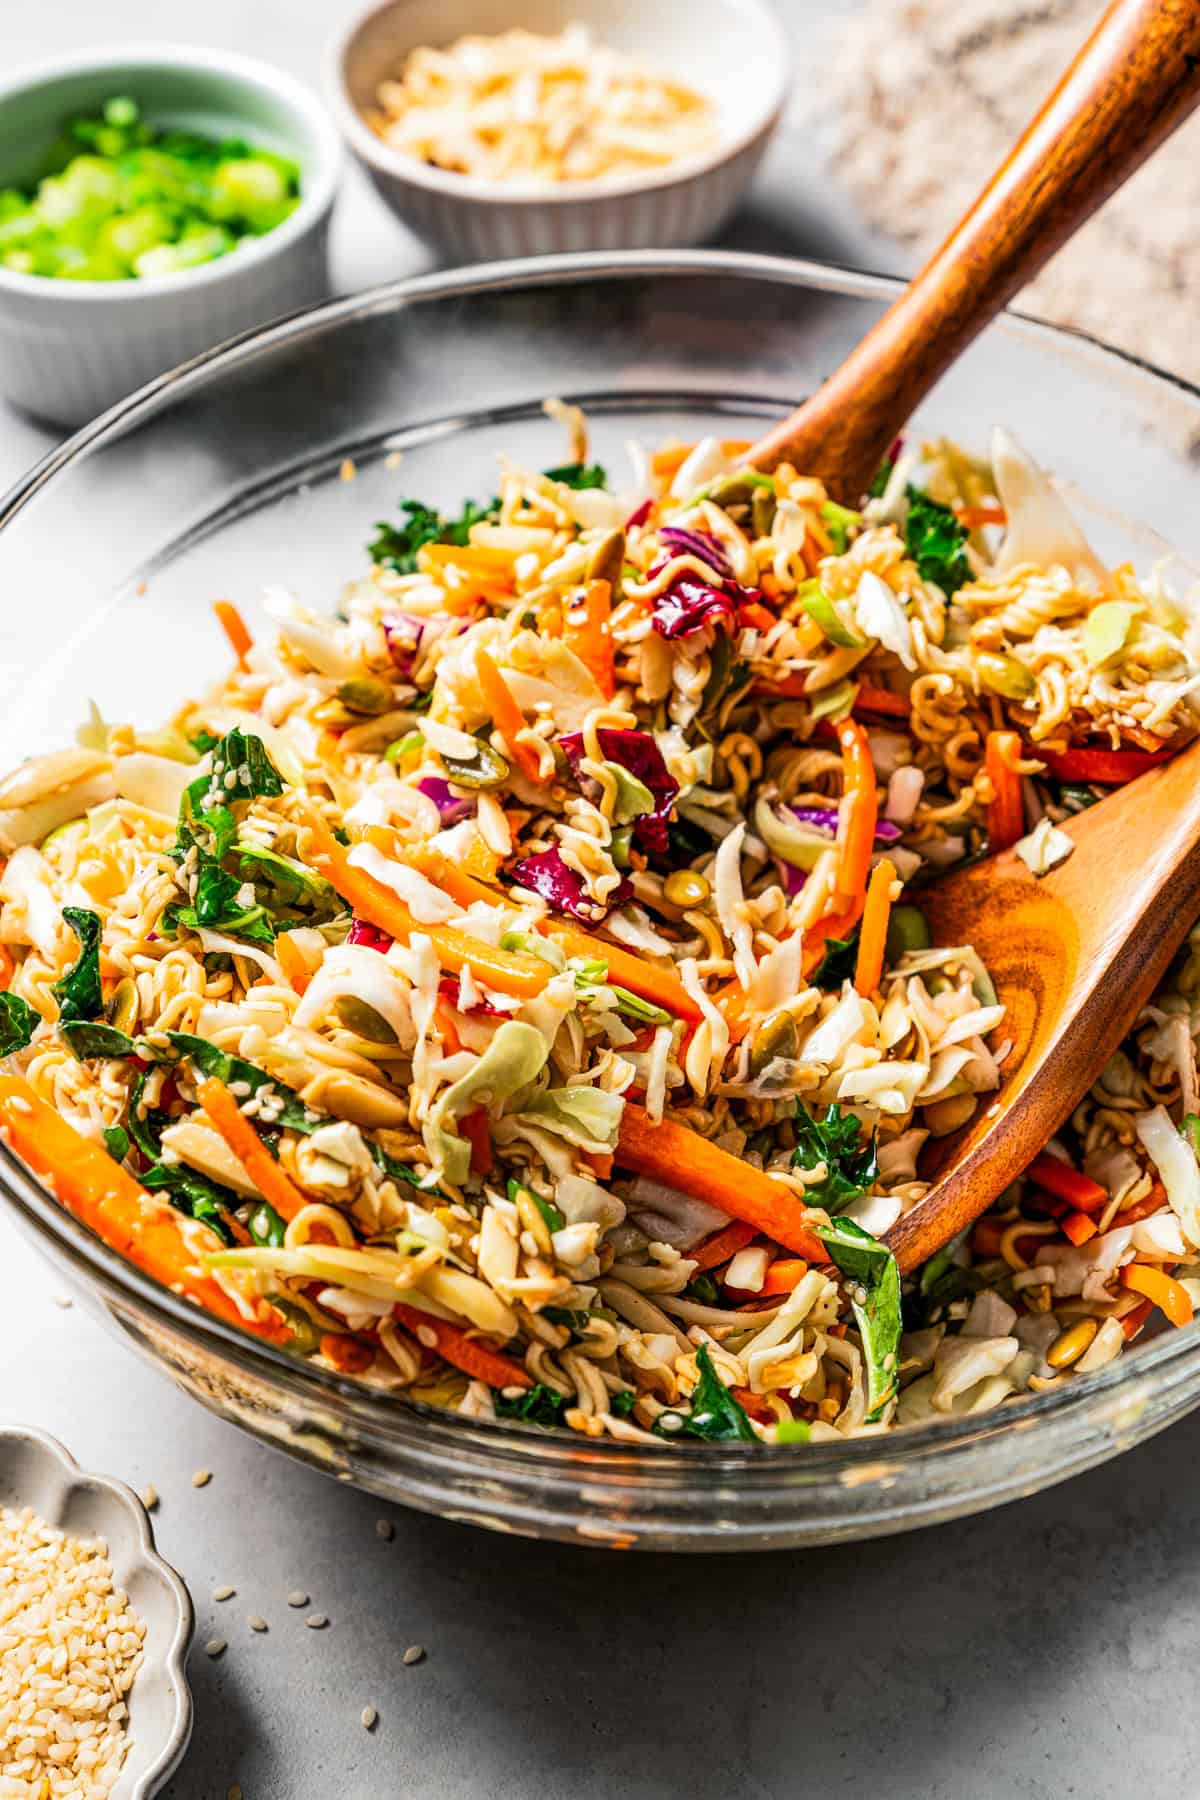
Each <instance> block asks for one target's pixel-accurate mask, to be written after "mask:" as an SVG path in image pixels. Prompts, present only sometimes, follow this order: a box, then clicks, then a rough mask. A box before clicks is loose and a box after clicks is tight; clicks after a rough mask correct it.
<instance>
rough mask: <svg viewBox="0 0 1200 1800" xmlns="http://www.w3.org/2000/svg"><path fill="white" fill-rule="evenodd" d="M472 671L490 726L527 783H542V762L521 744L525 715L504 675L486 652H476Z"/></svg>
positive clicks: (529, 745) (524, 727)
mask: <svg viewBox="0 0 1200 1800" xmlns="http://www.w3.org/2000/svg"><path fill="white" fill-rule="evenodd" d="M475 668H476V671H477V672H478V675H479V685H480V687H481V688H482V689H483V697H484V699H485V700H486V701H487V704H488V707H489V709H490V711H491V715H492V723H493V725H495V726H497V727H498V728H499V730H500V731H501V732H502V733H503V734H504V738H505V741H506V742H507V744H508V747H509V749H510V750H511V751H512V753H513V755H514V756H515V757H516V759H517V761H518V762H519V763H520V765H521V770H522V773H523V774H524V775H525V776H526V778H527V779H528V780H529V781H540V780H541V766H542V765H541V759H540V757H539V756H538V753H537V751H536V750H535V749H534V747H533V745H532V744H523V743H522V742H521V739H520V733H521V732H523V731H524V730H525V729H526V725H525V715H524V713H522V711H521V709H520V707H519V706H518V705H517V703H516V701H515V700H514V699H513V697H512V692H511V690H510V688H509V685H508V683H507V682H506V681H505V679H504V677H503V675H502V674H501V673H500V671H499V669H498V668H497V667H496V665H495V663H494V662H493V661H492V659H491V657H490V656H489V655H488V653H487V651H486V650H476V652H475Z"/></svg>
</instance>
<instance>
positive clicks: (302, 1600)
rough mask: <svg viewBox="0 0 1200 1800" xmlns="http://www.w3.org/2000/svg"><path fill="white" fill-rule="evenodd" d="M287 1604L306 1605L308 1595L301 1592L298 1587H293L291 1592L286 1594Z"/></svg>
mask: <svg viewBox="0 0 1200 1800" xmlns="http://www.w3.org/2000/svg"><path fill="white" fill-rule="evenodd" d="M288 1605H289V1606H307V1605H308V1595H307V1594H305V1593H302V1592H301V1591H300V1589H299V1588H293V1589H292V1591H291V1593H290V1594H289V1595H288Z"/></svg>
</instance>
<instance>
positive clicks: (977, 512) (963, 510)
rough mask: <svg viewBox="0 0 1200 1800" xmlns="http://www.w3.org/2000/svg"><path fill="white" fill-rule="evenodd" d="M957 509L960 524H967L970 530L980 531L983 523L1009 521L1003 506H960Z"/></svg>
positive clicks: (997, 523)
mask: <svg viewBox="0 0 1200 1800" xmlns="http://www.w3.org/2000/svg"><path fill="white" fill-rule="evenodd" d="M956 510H957V514H958V522H959V524H960V525H965V526H966V528H967V530H968V531H978V529H979V527H980V526H981V525H1007V523H1008V514H1007V513H1006V512H1005V510H1004V508H1003V507H1002V506H960V507H958V508H957V509H956Z"/></svg>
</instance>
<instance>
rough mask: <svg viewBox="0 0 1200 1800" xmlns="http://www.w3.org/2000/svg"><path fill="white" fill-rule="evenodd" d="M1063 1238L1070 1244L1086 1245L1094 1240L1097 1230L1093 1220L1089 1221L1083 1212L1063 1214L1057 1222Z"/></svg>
mask: <svg viewBox="0 0 1200 1800" xmlns="http://www.w3.org/2000/svg"><path fill="white" fill-rule="evenodd" d="M1059 1225H1060V1226H1061V1228H1062V1233H1063V1236H1064V1237H1065V1238H1067V1239H1069V1241H1070V1242H1071V1243H1072V1244H1075V1245H1077V1246H1078V1245H1079V1244H1086V1243H1087V1242H1088V1240H1089V1239H1090V1238H1094V1237H1095V1235H1096V1232H1097V1230H1098V1229H1099V1228H1098V1226H1097V1224H1096V1221H1095V1219H1089V1218H1088V1216H1087V1214H1086V1213H1085V1212H1069V1213H1065V1214H1064V1215H1063V1217H1062V1218H1061V1219H1060V1220H1059Z"/></svg>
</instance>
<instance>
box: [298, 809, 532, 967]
mask: <svg viewBox="0 0 1200 1800" xmlns="http://www.w3.org/2000/svg"><path fill="white" fill-rule="evenodd" d="M301 816H302V818H303V822H304V824H305V825H306V826H307V827H308V830H309V833H310V835H311V837H312V841H313V850H312V860H313V861H314V863H320V864H322V865H323V867H324V872H325V874H326V875H327V876H328V879H329V881H330V883H331V884H332V886H333V887H334V888H336V890H337V892H338V893H339V894H340V895H341V896H342V899H343V900H345V901H346V902H347V903H348V904H349V905H350V906H351V907H352V908H353V910H354V911H355V912H356V913H357V914H358V916H359V918H361V919H365V920H366V921H367V923H368V924H369V925H374V926H376V927H377V928H378V929H379V930H380V931H386V932H387V934H388V936H389V937H393V938H397V939H399V941H400V942H401V943H402V944H406V943H407V942H408V940H409V938H410V936H411V935H412V933H413V932H414V931H418V932H423V933H424V934H425V936H426V937H427V938H428V939H429V941H430V943H431V944H432V945H433V949H434V954H435V955H436V957H437V959H438V962H439V963H440V964H441V966H442V968H443V969H449V971H450V972H451V974H453V975H458V974H460V973H461V972H462V970H463V969H464V968H469V969H470V970H471V973H472V974H473V975H475V976H477V977H478V979H479V980H480V981H481V982H483V984H484V986H485V987H492V988H498V989H499V990H500V992H501V993H504V994H512V995H513V996H514V997H515V998H517V999H522V1000H531V999H533V997H534V996H535V995H536V994H540V993H541V991H542V989H543V988H544V987H545V985H546V983H547V982H548V981H549V979H550V977H551V975H552V973H553V971H552V969H551V968H550V965H549V964H548V963H545V962H542V961H541V960H540V958H538V957H536V956H523V955H521V954H519V953H516V952H512V951H508V950H497V949H496V948H495V946H494V945H492V944H485V943H483V942H482V940H481V939H479V938H473V937H470V936H468V934H467V933H466V932H465V931H459V930H458V929H456V927H454V926H452V925H421V924H418V922H417V921H416V919H414V918H413V916H412V914H411V913H410V912H409V910H408V908H407V906H405V904H404V902H403V901H402V900H401V899H400V897H399V895H398V894H395V893H393V892H392V890H391V888H388V887H385V886H384V885H383V883H382V882H381V881H376V880H375V878H374V876H373V875H369V874H368V873H367V871H366V870H365V869H360V868H358V867H356V865H355V864H354V863H352V862H351V861H350V859H349V857H348V856H347V854H346V852H345V850H344V849H343V848H342V846H341V844H339V843H338V841H337V839H336V838H335V837H334V835H333V833H332V832H331V831H330V829H329V827H328V825H326V823H325V821H324V819H322V818H321V816H320V814H319V813H318V812H316V811H315V809H314V808H312V807H311V806H310V807H305V808H304V809H303V811H302V815H301ZM446 891H447V892H449V889H448V888H447V890H446ZM453 897H454V896H453V895H451V898H453ZM489 898H490V899H491V900H493V901H494V900H495V898H496V896H495V894H490V895H489Z"/></svg>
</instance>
